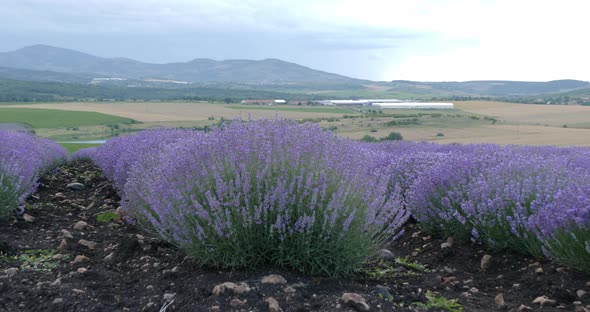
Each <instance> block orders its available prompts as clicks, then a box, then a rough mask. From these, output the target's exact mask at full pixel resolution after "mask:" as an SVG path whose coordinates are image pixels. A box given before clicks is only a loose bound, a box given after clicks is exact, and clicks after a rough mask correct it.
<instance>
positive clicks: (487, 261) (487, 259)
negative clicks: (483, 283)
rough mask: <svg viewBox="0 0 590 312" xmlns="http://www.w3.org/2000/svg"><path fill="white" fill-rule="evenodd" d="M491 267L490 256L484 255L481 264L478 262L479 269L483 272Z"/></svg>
mask: <svg viewBox="0 0 590 312" xmlns="http://www.w3.org/2000/svg"><path fill="white" fill-rule="evenodd" d="M491 265H492V256H490V255H484V256H483V257H482V258H481V262H480V264H479V267H480V268H481V269H482V270H484V271H485V270H486V269H488V268H489V267H490V266H491Z"/></svg>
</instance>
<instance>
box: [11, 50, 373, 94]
mask: <svg viewBox="0 0 590 312" xmlns="http://www.w3.org/2000/svg"><path fill="white" fill-rule="evenodd" d="M0 66H4V67H10V68H20V69H28V70H38V71H53V72H59V73H73V74H84V76H86V75H92V76H94V77H121V78H131V79H140V80H142V79H169V80H177V81H186V82H241V83H251V84H288V83H302V82H332V83H333V82H342V83H350V82H355V81H356V82H359V83H360V82H362V81H361V80H356V79H353V78H349V77H345V76H341V75H336V74H331V73H327V72H323V71H319V70H314V69H311V68H308V67H305V66H301V65H297V64H294V63H289V62H285V61H282V60H278V59H264V60H258V61H254V60H224V61H216V60H211V59H194V60H192V61H189V62H179V63H167V64H150V63H143V62H140V61H136V60H132V59H128V58H103V57H98V56H94V55H90V54H86V53H82V52H78V51H75V50H69V49H63V48H57V47H52V46H46V45H34V46H29V47H25V48H22V49H18V50H16V51H12V52H3V53H0Z"/></svg>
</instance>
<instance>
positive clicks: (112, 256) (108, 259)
mask: <svg viewBox="0 0 590 312" xmlns="http://www.w3.org/2000/svg"><path fill="white" fill-rule="evenodd" d="M113 260H115V253H114V252H111V253H110V254H108V255H107V256H106V257H104V262H113Z"/></svg>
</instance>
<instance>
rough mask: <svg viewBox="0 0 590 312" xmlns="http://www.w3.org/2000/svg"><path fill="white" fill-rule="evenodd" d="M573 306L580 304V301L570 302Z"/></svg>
mask: <svg viewBox="0 0 590 312" xmlns="http://www.w3.org/2000/svg"><path fill="white" fill-rule="evenodd" d="M572 303H573V304H574V305H575V306H579V305H582V301H574V302H572Z"/></svg>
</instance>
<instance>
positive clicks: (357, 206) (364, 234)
mask: <svg viewBox="0 0 590 312" xmlns="http://www.w3.org/2000/svg"><path fill="white" fill-rule="evenodd" d="M74 157H89V158H91V159H92V160H93V161H94V162H95V163H96V164H98V165H99V166H100V167H101V168H102V169H103V170H104V172H105V174H106V176H107V177H108V178H109V179H111V180H112V181H113V182H114V183H115V185H116V187H117V188H118V190H119V192H120V194H121V196H122V198H123V200H122V206H123V208H124V211H125V213H126V214H127V218H128V220H129V221H130V222H136V223H138V224H140V225H142V226H144V227H145V228H147V229H149V230H151V231H154V232H155V233H157V234H158V235H160V236H161V237H162V238H164V239H165V240H167V241H169V242H172V243H173V244H175V245H177V246H179V247H180V248H181V249H183V250H185V251H186V252H187V253H188V254H189V255H191V256H192V257H193V258H194V259H195V261H197V262H198V263H201V264H204V265H211V266H218V267H256V266H260V265H266V264H273V265H278V266H281V267H287V268H292V269H296V270H300V271H303V272H309V273H321V274H327V275H339V274H344V273H347V272H351V271H353V270H355V269H357V268H358V267H359V265H360V264H362V262H363V261H364V260H365V259H366V258H367V257H368V256H370V255H372V254H374V253H375V252H376V251H377V250H378V249H379V248H381V247H382V246H384V245H385V244H387V243H388V242H389V241H391V240H392V239H395V237H396V236H398V235H400V234H402V233H400V232H399V229H400V227H401V225H402V224H403V223H404V222H405V221H406V220H407V219H408V217H410V215H411V216H412V217H413V218H415V219H416V220H417V221H418V222H419V226H420V227H421V228H422V229H423V230H424V231H426V232H427V233H431V234H436V235H448V236H452V237H455V238H457V239H461V240H466V241H469V240H471V241H474V242H477V243H481V244H484V245H485V246H487V247H488V248H491V249H496V250H508V251H514V252H519V253H525V254H529V255H532V256H535V257H547V258H549V259H551V260H554V261H556V262H558V263H562V264H565V265H568V266H570V267H573V268H575V269H578V270H582V271H585V272H590V185H589V184H588V181H590V149H587V148H575V147H571V148H557V147H527V146H498V145H456V144H453V145H437V144H426V143H411V142H400V143H379V144H366V143H359V142H355V141H351V140H347V139H341V138H337V137H336V136H335V135H333V134H332V133H331V132H327V131H323V130H322V129H321V128H319V127H318V126H317V125H311V124H303V125H299V124H297V123H295V122H291V121H288V120H261V121H255V122H242V121H234V122H232V123H230V124H226V125H225V126H223V127H220V128H217V129H214V130H213V131H212V132H210V133H201V132H191V131H186V130H153V131H145V132H142V133H140V134H138V135H134V136H127V137H122V138H116V139H113V140H111V141H109V142H107V143H106V144H105V145H104V146H102V147H99V148H96V149H93V150H90V151H87V150H82V151H80V152H78V153H77V154H76V155H74ZM236 251H237V252H236ZM236 254H239V255H242V256H241V257H236V256H235V255H236Z"/></svg>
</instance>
